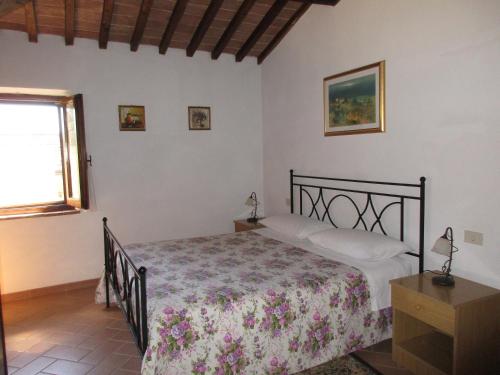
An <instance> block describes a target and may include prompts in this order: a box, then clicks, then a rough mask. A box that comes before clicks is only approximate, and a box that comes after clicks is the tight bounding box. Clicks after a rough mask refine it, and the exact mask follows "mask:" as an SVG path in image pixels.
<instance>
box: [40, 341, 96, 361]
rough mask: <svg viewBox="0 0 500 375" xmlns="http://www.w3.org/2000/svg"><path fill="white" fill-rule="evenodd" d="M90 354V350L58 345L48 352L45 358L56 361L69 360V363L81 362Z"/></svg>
mask: <svg viewBox="0 0 500 375" xmlns="http://www.w3.org/2000/svg"><path fill="white" fill-rule="evenodd" d="M89 353H90V351H89V350H87V349H83V348H73V347H70V346H63V345H56V346H54V347H53V348H52V349H50V350H49V351H47V352H46V353H45V354H44V356H45V357H51V358H56V359H67V360H68V361H79V360H80V359H82V358H83V357H85V356H86V355H87V354H89Z"/></svg>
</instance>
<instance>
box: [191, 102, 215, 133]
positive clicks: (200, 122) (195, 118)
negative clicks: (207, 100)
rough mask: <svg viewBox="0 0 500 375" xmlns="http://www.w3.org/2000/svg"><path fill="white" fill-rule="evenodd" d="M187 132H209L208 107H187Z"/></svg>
mask: <svg viewBox="0 0 500 375" xmlns="http://www.w3.org/2000/svg"><path fill="white" fill-rule="evenodd" d="M188 117H189V130H210V126H211V125H210V107H188Z"/></svg>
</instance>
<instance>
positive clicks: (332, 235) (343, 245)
mask: <svg viewBox="0 0 500 375" xmlns="http://www.w3.org/2000/svg"><path fill="white" fill-rule="evenodd" d="M308 238H309V240H310V241H311V242H312V243H313V244H315V245H318V246H321V247H323V248H325V249H329V250H333V251H335V252H337V253H341V254H344V255H347V256H350V257H352V258H356V259H362V260H371V261H377V260H382V259H389V258H392V257H393V256H396V255H398V254H402V253H405V252H407V251H410V248H409V247H408V246H406V244H405V243H404V242H401V241H399V240H396V239H394V238H392V237H388V236H384V235H382V234H379V233H373V232H368V231H365V230H357V229H330V230H326V231H322V232H319V233H314V234H312V235H310V236H309V237H308Z"/></svg>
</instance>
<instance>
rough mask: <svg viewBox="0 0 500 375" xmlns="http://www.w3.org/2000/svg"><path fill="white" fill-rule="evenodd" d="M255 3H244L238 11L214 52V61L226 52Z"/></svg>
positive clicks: (247, 1) (247, 0) (252, 0)
mask: <svg viewBox="0 0 500 375" xmlns="http://www.w3.org/2000/svg"><path fill="white" fill-rule="evenodd" d="M255 1H256V0H245V1H243V3H242V4H241V6H240V8H239V9H238V11H237V12H236V14H235V15H234V17H233V19H232V20H231V22H230V23H229V25H228V26H227V28H226V30H225V31H224V34H222V36H221V37H220V39H219V41H218V42H217V44H216V45H215V47H214V49H213V50H212V59H214V60H217V59H218V58H219V56H220V55H221V53H222V52H224V49H225V48H226V46H227V44H228V43H229V41H230V40H231V38H232V37H233V34H234V33H235V32H236V30H238V27H240V25H241V23H242V22H243V20H244V19H245V17H246V16H247V14H248V12H249V11H250V9H251V8H252V7H253V5H254V4H255Z"/></svg>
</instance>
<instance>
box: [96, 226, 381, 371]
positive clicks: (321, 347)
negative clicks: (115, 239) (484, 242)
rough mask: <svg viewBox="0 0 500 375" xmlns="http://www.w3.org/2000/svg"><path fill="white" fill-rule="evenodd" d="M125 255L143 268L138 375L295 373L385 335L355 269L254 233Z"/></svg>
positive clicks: (142, 247)
mask: <svg viewBox="0 0 500 375" xmlns="http://www.w3.org/2000/svg"><path fill="white" fill-rule="evenodd" d="M125 250H126V251H127V253H128V254H129V255H130V256H131V258H132V259H133V261H134V263H135V264H136V265H137V266H145V267H146V268H147V281H148V289H147V294H148V315H149V316H148V325H149V332H150V339H149V340H150V341H149V347H148V349H147V352H146V355H145V356H144V360H143V365H142V374H143V375H149V374H157V375H160V374H161V375H164V374H168V375H171V374H216V375H228V374H273V375H274V374H276V375H277V374H280V375H284V374H292V373H295V372H298V371H301V370H303V369H306V368H310V367H313V366H316V365H318V364H321V363H323V362H326V361H328V360H330V359H332V358H334V357H337V356H341V355H344V354H347V353H349V352H352V351H355V350H357V349H360V348H362V347H366V346H369V345H372V344H374V343H376V342H378V341H381V340H383V339H386V338H388V337H389V336H390V334H391V314H390V309H386V310H381V311H379V312H372V311H371V308H370V302H369V298H370V295H369V288H368V285H367V282H366V279H365V277H364V276H363V274H362V273H361V272H360V271H359V270H357V269H355V268H353V267H351V266H347V265H345V264H341V263H338V262H335V261H332V260H329V259H326V258H323V257H321V256H318V255H315V254H312V253H310V252H307V251H306V250H303V249H300V248H297V247H294V246H292V245H289V244H286V243H282V242H279V241H276V240H274V239H270V238H267V237H264V236H261V235H259V234H257V233H255V232H251V231H249V232H239V233H233V234H227V235H218V236H210V237H200V238H190V239H184V240H174V241H164V242H156V243H145V244H134V245H129V246H127V247H126V248H125ZM101 292H102V290H101ZM97 293H98V294H99V293H100V291H99V290H98V292H97Z"/></svg>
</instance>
